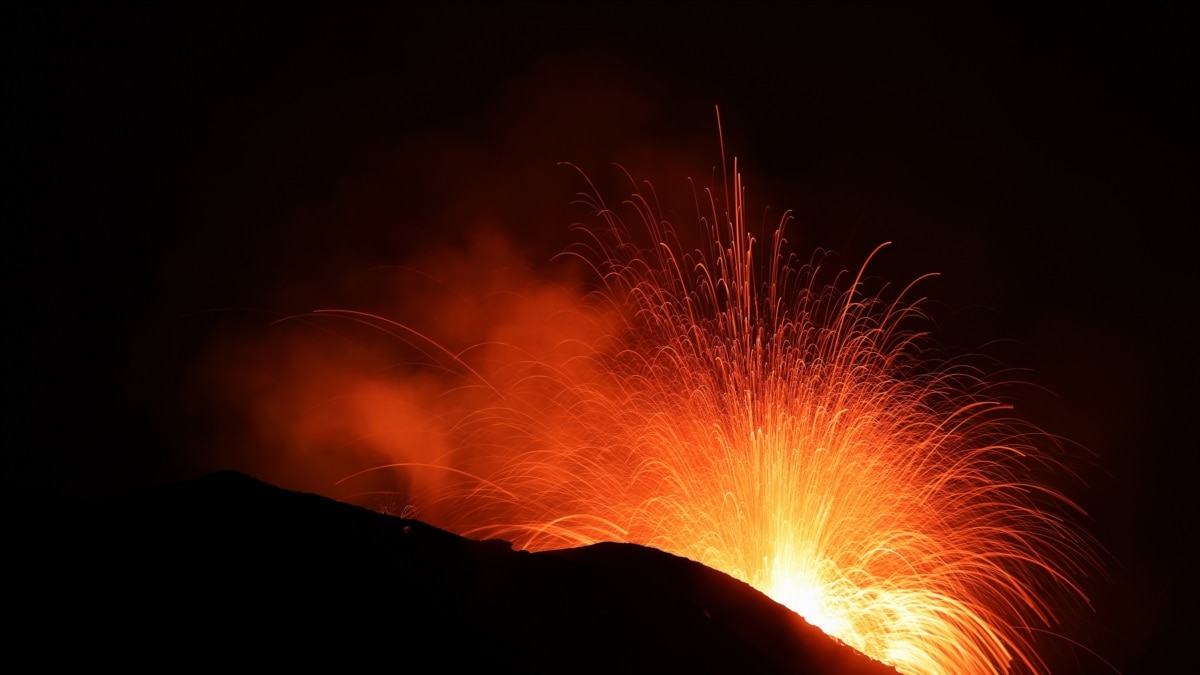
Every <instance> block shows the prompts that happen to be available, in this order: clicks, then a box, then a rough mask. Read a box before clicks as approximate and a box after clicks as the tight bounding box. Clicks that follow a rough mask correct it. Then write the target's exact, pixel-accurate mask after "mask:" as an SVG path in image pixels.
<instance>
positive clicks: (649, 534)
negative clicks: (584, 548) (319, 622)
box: [338, 160, 1094, 675]
mask: <svg viewBox="0 0 1200 675" xmlns="http://www.w3.org/2000/svg"><path fill="white" fill-rule="evenodd" d="M729 183H730V181H729V180H726V181H725V188H724V193H725V194H723V195H719V194H716V193H714V192H713V191H711V190H706V191H704V192H702V193H697V194H698V195H702V196H699V197H698V199H697V211H698V214H699V216H700V217H699V219H700V221H701V223H702V225H703V227H704V228H705V232H706V235H707V239H708V244H707V246H708V247H707V250H704V248H703V247H702V248H700V249H698V250H693V251H685V250H683V247H682V245H681V244H680V240H679V238H678V237H677V236H676V233H675V231H674V230H673V229H672V227H671V225H669V224H668V223H667V222H666V221H665V220H664V219H663V218H662V217H661V215H660V213H659V211H658V207H657V204H656V203H655V197H654V195H653V190H652V188H649V186H648V184H647V185H646V186H645V187H646V188H647V189H645V190H642V191H640V192H636V191H635V194H633V196H632V197H631V198H630V199H628V200H625V201H624V202H623V204H622V206H621V207H620V209H619V211H620V213H624V214H626V215H627V216H628V215H630V214H632V215H633V216H634V217H635V218H637V219H638V220H640V221H641V223H640V225H642V226H644V227H645V229H646V231H647V232H648V235H649V237H650V238H651V241H652V245H651V246H649V247H646V246H638V245H636V244H634V243H633V240H634V239H635V236H634V235H635V234H638V236H640V230H639V232H638V233H634V232H632V231H631V230H629V229H628V228H627V226H626V225H625V224H624V222H623V221H622V218H621V217H620V215H619V214H618V210H614V209H610V208H608V207H607V206H606V205H605V204H604V203H603V201H602V200H601V198H600V197H599V196H598V194H597V192H596V190H595V188H594V187H593V188H592V192H590V193H587V194H585V195H583V198H584V200H585V201H586V202H587V203H588V204H589V206H590V207H591V208H592V210H593V211H594V212H595V213H596V214H597V215H598V218H599V222H601V223H602V225H601V226H600V227H589V228H586V229H585V230H584V231H585V232H586V233H587V235H588V236H589V237H590V240H589V242H590V243H589V245H588V246H585V247H583V248H582V249H580V250H576V251H573V253H572V254H571V255H577V256H578V257H579V258H580V259H582V260H584V261H586V262H587V263H588V265H589V266H590V268H591V269H592V270H594V271H595V272H596V273H597V274H598V275H599V278H600V279H602V283H601V284H600V286H599V290H597V291H596V292H594V293H592V294H591V295H590V296H589V297H588V309H587V310H586V311H583V310H580V313H578V314H572V313H570V312H567V313H566V314H564V315H562V316H559V317H557V322H558V325H560V326H562V325H572V324H574V323H577V322H579V323H588V325H589V326H592V327H593V328H596V327H599V329H600V330H597V331H593V332H591V333H589V336H590V337H589V338H588V339H586V340H578V339H571V338H563V339H561V340H559V341H558V342H557V343H556V349H557V350H558V351H557V352H556V353H558V354H559V355H560V357H559V358H556V359H546V358H542V357H540V356H534V355H526V356H525V357H520V356H518V357H517V358H508V359H505V360H503V363H502V364H499V365H497V363H496V362H494V359H491V357H482V356H479V357H478V358H477V357H476V356H474V355H473V354H474V353H473V352H471V351H470V350H468V351H466V352H458V353H454V354H450V353H449V352H445V353H444V354H443V357H442V358H443V359H444V360H445V361H446V362H449V363H452V364H453V368H456V369H458V370H459V371H462V372H467V373H469V376H470V378H472V379H473V380H474V384H473V385H470V386H468V387H465V388H464V390H469V389H471V388H472V387H474V388H477V389H478V390H480V391H482V392H485V393H486V394H487V395H486V396H484V397H482V398H483V399H486V400H487V401H488V402H487V403H486V404H484V405H481V406H479V407H478V408H476V409H473V410H471V411H470V412H469V413H468V414H465V415H464V416H462V418H461V419H459V420H457V421H456V422H455V424H454V433H455V434H456V438H457V440H456V444H457V445H459V446H461V447H464V448H469V449H470V451H469V453H468V452H459V451H454V452H451V453H449V454H447V455H445V456H443V457H440V458H438V459H437V460H436V461H433V462H424V463H417V462H399V463H396V464H393V465H391V466H392V467H403V468H404V470H405V471H406V472H407V473H408V474H409V475H411V476H413V477H414V488H413V493H412V495H410V500H411V502H412V503H413V504H414V505H415V507H416V509H417V515H418V516H419V517H428V516H426V514H434V513H435V512H436V514H438V515H436V516H435V517H429V518H428V519H429V520H431V522H434V523H435V524H437V525H440V526H442V527H445V528H447V529H450V530H453V531H456V532H459V533H461V534H464V535H467V536H473V537H501V538H505V539H508V540H510V541H512V542H513V543H514V544H515V545H516V546H517V547H519V548H524V549H529V550H545V549H552V548H562V547H566V546H575V545H583V544H589V543H593V542H598V541H629V542H635V543H639V544H645V545H649V546H653V547H656V548H659V549H662V550H665V551H668V552H671V553H674V554H677V555H681V556H685V557H687V558H691V559H693V560H696V561H699V562H701V563H704V564H705V565H708V566H710V567H712V568H715V569H718V570H721V571H724V572H726V573H728V574H730V575H732V576H734V577H736V578H739V579H742V580H744V581H746V582H748V583H749V584H751V585H753V586H755V587H756V588H758V589H760V590H762V591H763V592H764V593H766V594H767V595H769V596H771V597H772V598H774V599H776V600H777V601H778V602H780V603H782V604H785V605H787V606H788V607H791V608H792V609H794V610H795V611H796V612H797V613H799V614H800V615H802V616H804V617H805V618H806V619H807V620H808V621H809V622H810V623H813V624H814V625H816V626H818V627H820V628H822V629H823V630H824V631H825V632H827V633H828V634H830V635H832V636H835V637H837V638H839V639H840V640H842V641H844V642H846V643H847V644H849V645H851V646H852V647H854V648H856V649H858V650H859V651H861V652H863V653H865V654H867V655H869V656H871V657H874V658H875V659H877V660H880V661H882V662H885V663H888V664H891V665H893V666H894V667H896V668H897V669H899V670H901V671H903V672H906V673H945V674H955V675H963V674H974V673H1005V672H1011V671H1013V670H1017V671H1029V672H1040V671H1044V670H1045V669H1046V666H1045V663H1044V662H1043V660H1042V659H1041V658H1040V657H1039V656H1038V654H1037V653H1036V651H1035V649H1034V640H1033V636H1034V634H1035V633H1037V632H1041V631H1045V630H1052V629H1053V626H1054V625H1055V624H1056V623H1057V621H1058V618H1057V616H1056V614H1055V611H1054V606H1057V605H1058V604H1059V603H1060V602H1061V601H1063V600H1065V599H1070V598H1071V597H1072V596H1073V597H1074V599H1075V600H1079V599H1085V598H1084V594H1083V591H1082V589H1081V588H1080V587H1079V586H1078V585H1077V582H1076V580H1078V579H1080V578H1081V577H1082V576H1083V575H1084V574H1086V573H1087V572H1088V571H1089V569H1090V568H1091V565H1092V564H1093V561H1094V556H1093V555H1092V553H1091V551H1092V550H1093V549H1092V547H1091V546H1090V544H1089V540H1088V538H1087V537H1086V536H1085V535H1084V534H1083V533H1082V532H1081V531H1080V530H1079V529H1078V528H1077V527H1075V526H1073V525H1072V524H1071V521H1070V519H1069V518H1064V517H1063V516H1064V515H1065V514H1070V512H1071V511H1072V510H1074V509H1075V507H1074V506H1073V505H1072V504H1071V502H1070V501H1069V500H1068V499H1067V498H1066V497H1064V496H1063V495H1062V494H1060V493H1059V492H1057V491H1055V490H1054V489H1051V488H1050V487H1048V486H1046V485H1043V484H1041V483H1039V482H1038V481H1037V480H1035V479H1034V478H1032V477H1031V476H1033V475H1034V473H1035V471H1040V470H1043V469H1045V468H1046V467H1047V466H1051V467H1057V462H1056V460H1055V459H1054V458H1053V457H1052V456H1051V455H1050V453H1049V452H1048V451H1047V450H1046V446H1047V445H1050V446H1053V443H1047V440H1048V439H1047V438H1046V437H1045V435H1044V434H1040V433H1039V432H1037V430H1036V429H1033V428H1032V427H1031V426H1029V425H1027V424H1024V423H1022V422H1020V421H1019V420H1016V419H1013V418H1012V417H1011V414H1010V412H1009V411H1010V408H1009V406H1007V405H1006V404H1004V403H1003V402H1001V401H999V400H997V399H996V398H994V397H992V396H990V395H989V392H990V391H992V390H993V387H992V386H991V385H989V382H988V381H987V380H986V379H985V377H984V376H983V374H981V372H980V371H979V370H977V369H974V368H972V367H970V366H969V365H967V364H966V363H965V362H961V361H953V360H946V359H941V358H937V357H934V356H932V354H933V353H934V350H933V349H932V347H931V345H930V343H929V340H928V337H927V335H926V334H925V333H924V332H921V331H919V330H918V328H919V327H920V326H921V325H922V324H924V323H927V319H926V317H924V316H923V315H922V313H921V310H920V308H919V305H920V302H919V300H913V299H911V298H910V297H909V296H910V295H911V293H912V288H913V286H912V285H911V284H910V285H909V286H908V287H907V288H905V289H903V290H902V291H901V292H899V293H896V294H895V297H893V298H891V299H885V298H884V297H881V296H883V295H885V294H886V293H885V291H886V286H885V287H884V289H883V291H880V292H878V293H867V292H866V291H865V290H864V288H865V284H866V282H865V277H864V275H863V272H862V271H861V270H860V272H859V273H858V274H857V275H854V274H845V273H842V274H838V275H835V276H834V277H825V278H827V279H828V282H827V283H825V282H821V281H820V278H821V273H820V267H819V266H818V265H816V264H800V263H798V262H796V261H795V259H794V258H793V257H790V256H788V254H787V252H786V250H785V244H786V242H785V237H784V229H785V226H786V225H787V223H788V221H789V219H790V218H789V216H787V215H785V216H784V218H783V219H782V220H781V221H780V223H779V225H778V227H777V228H776V230H775V231H774V233H773V237H772V238H771V240H770V244H769V246H765V247H764V246H762V245H761V244H760V243H759V242H758V241H757V240H756V238H755V237H754V236H753V235H752V234H751V233H750V232H748V231H747V228H746V224H745V214H744V206H743V187H742V184H741V178H740V175H739V174H738V170H737V164H736V160H735V162H734V165H733V178H732V186H730V184H729ZM722 205H724V206H722ZM868 262H869V261H868ZM863 267H864V268H865V267H866V264H864V266H863ZM338 314H340V315H341V316H347V317H351V318H354V319H356V320H360V321H364V322H367V323H370V324H372V325H375V326H378V327H381V328H384V329H386V330H389V331H392V332H394V333H396V334H397V335H402V336H404V337H405V338H406V339H408V340H412V338H413V336H414V335H416V333H414V332H413V331H411V330H409V329H408V328H406V327H404V326H401V325H399V324H394V323H389V322H387V321H385V320H383V319H381V318H379V317H376V316H371V315H366V314H355V313H351V312H338ZM427 346H428V345H427ZM439 349H440V348H439ZM484 351H486V350H484ZM429 353H433V352H429ZM489 353H491V352H489ZM380 468H382V467H380ZM435 473H436V474H439V475H440V478H438V479H436V480H435V481H434V483H436V487H427V488H426V489H425V492H424V494H422V488H421V476H427V475H431V474H435ZM430 485H433V483H431V484H430ZM435 505H436V506H437V507H438V508H436V509H435V508H434V506H435ZM1085 600H1086V599H1085Z"/></svg>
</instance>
